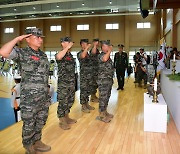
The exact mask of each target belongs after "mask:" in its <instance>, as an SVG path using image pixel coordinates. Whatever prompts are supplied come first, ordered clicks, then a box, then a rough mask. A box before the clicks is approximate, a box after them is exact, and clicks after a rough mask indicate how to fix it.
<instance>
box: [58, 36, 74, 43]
mask: <svg viewBox="0 0 180 154" xmlns="http://www.w3.org/2000/svg"><path fill="white" fill-rule="evenodd" d="M60 41H61V42H71V41H72V40H71V38H70V37H63V38H61V39H60Z"/></svg>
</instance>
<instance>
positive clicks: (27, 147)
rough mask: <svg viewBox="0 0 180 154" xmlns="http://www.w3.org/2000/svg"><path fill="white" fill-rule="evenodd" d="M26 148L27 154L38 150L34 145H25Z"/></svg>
mask: <svg viewBox="0 0 180 154" xmlns="http://www.w3.org/2000/svg"><path fill="white" fill-rule="evenodd" d="M24 148H25V149H26V154H36V151H35V150H34V147H33V146H32V145H30V146H25V147H24Z"/></svg>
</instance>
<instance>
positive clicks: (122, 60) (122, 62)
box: [114, 52, 128, 70]
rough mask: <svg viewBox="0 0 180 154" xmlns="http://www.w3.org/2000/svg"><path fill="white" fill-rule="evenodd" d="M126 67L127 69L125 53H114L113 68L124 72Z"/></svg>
mask: <svg viewBox="0 0 180 154" xmlns="http://www.w3.org/2000/svg"><path fill="white" fill-rule="evenodd" d="M127 67H128V57H127V53H125V52H122V53H121V54H120V53H119V52H116V53H115V56H114V68H116V69H120V70H125V69H126V68H127Z"/></svg>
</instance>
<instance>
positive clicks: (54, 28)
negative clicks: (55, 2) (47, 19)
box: [50, 25, 61, 32]
mask: <svg viewBox="0 0 180 154" xmlns="http://www.w3.org/2000/svg"><path fill="white" fill-rule="evenodd" d="M50 31H51V32H56V31H61V25H57V26H51V27H50Z"/></svg>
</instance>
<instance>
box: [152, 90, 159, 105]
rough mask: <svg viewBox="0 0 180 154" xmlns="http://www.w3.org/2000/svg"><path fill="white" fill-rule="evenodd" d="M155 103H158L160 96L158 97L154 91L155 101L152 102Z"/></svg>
mask: <svg viewBox="0 0 180 154" xmlns="http://www.w3.org/2000/svg"><path fill="white" fill-rule="evenodd" d="M152 102H153V103H158V96H157V92H156V91H154V95H153V100H152Z"/></svg>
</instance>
